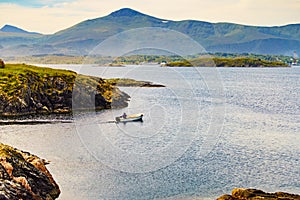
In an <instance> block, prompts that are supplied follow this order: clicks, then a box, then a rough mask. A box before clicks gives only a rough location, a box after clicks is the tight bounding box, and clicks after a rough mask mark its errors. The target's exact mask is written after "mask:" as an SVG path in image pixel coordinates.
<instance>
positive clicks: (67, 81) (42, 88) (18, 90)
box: [0, 64, 129, 118]
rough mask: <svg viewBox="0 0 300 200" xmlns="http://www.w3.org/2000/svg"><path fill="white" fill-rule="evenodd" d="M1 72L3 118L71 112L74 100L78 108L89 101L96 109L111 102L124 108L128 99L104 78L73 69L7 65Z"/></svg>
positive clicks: (104, 107)
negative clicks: (76, 71)
mask: <svg viewBox="0 0 300 200" xmlns="http://www.w3.org/2000/svg"><path fill="white" fill-rule="evenodd" d="M19 68H21V69H19ZM3 74H4V76H2V77H1V78H0V102H1V104H0V117H2V118H3V117H12V116H13V117H15V116H21V115H35V114H40V115H42V114H66V113H71V112H72V106H73V102H74V101H73V100H74V99H76V103H77V106H78V107H79V108H83V109H84V108H85V107H86V105H89V106H90V107H91V105H90V104H91V103H92V104H94V105H92V106H93V107H94V109H95V110H101V109H107V108H111V107H112V105H114V106H116V107H125V106H127V101H128V99H129V96H128V95H127V94H125V93H123V92H121V91H120V90H119V89H118V88H117V87H115V86H113V85H112V84H110V83H108V82H107V81H105V80H104V79H101V78H97V77H92V76H84V75H80V74H76V73H75V72H72V71H66V70H54V69H49V68H39V67H34V66H28V65H21V66H20V65H9V64H8V65H7V67H6V68H5V69H3ZM91 100H92V101H91Z"/></svg>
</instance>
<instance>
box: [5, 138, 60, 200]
mask: <svg viewBox="0 0 300 200" xmlns="http://www.w3.org/2000/svg"><path fill="white" fill-rule="evenodd" d="M46 164H48V162H47V161H45V160H44V159H41V158H39V157H37V156H35V155H32V154H30V153H28V152H23V151H20V150H17V149H14V148H12V147H10V146H8V145H4V144H1V143H0V199H3V200H14V199H15V200H17V199H23V200H27V199H28V200H29V199H30V200H31V199H34V200H44V199H45V200H52V199H56V198H58V196H59V194H60V190H59V187H58V185H57V184H56V183H55V181H54V179H53V178H52V176H51V174H50V173H49V171H48V170H47V168H46V167H45V165H46Z"/></svg>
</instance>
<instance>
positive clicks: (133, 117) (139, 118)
mask: <svg viewBox="0 0 300 200" xmlns="http://www.w3.org/2000/svg"><path fill="white" fill-rule="evenodd" d="M143 116H144V115H143V114H134V115H128V116H127V117H126V118H124V117H122V116H121V117H116V122H138V121H140V122H142V121H143Z"/></svg>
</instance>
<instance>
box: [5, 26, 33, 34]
mask: <svg viewBox="0 0 300 200" xmlns="http://www.w3.org/2000/svg"><path fill="white" fill-rule="evenodd" d="M0 31H2V32H6V33H25V34H38V33H33V32H28V31H25V30H23V29H21V28H18V27H16V26H12V25H9V24H6V25H5V26H3V27H2V28H1V29H0Z"/></svg>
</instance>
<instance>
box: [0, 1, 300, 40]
mask: <svg viewBox="0 0 300 200" xmlns="http://www.w3.org/2000/svg"><path fill="white" fill-rule="evenodd" d="M121 8H132V9H135V10H137V11H140V12H142V13H145V14H148V15H152V16H155V17H158V18H162V19H169V20H186V19H194V20H200V21H208V22H232V23H238V24H245V25H259V26H280V25H286V24H295V23H300V0H0V28H1V27H2V26H4V25H5V24H10V25H13V26H17V27H19V28H22V29H25V30H27V31H32V32H40V33H44V34H52V33H55V32H57V31H60V30H63V29H66V28H68V27H70V26H73V25H75V24H77V23H79V22H81V21H84V20H87V19H94V18H98V17H102V16H106V15H108V14H110V13H111V12H113V11H116V10H119V9H121Z"/></svg>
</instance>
